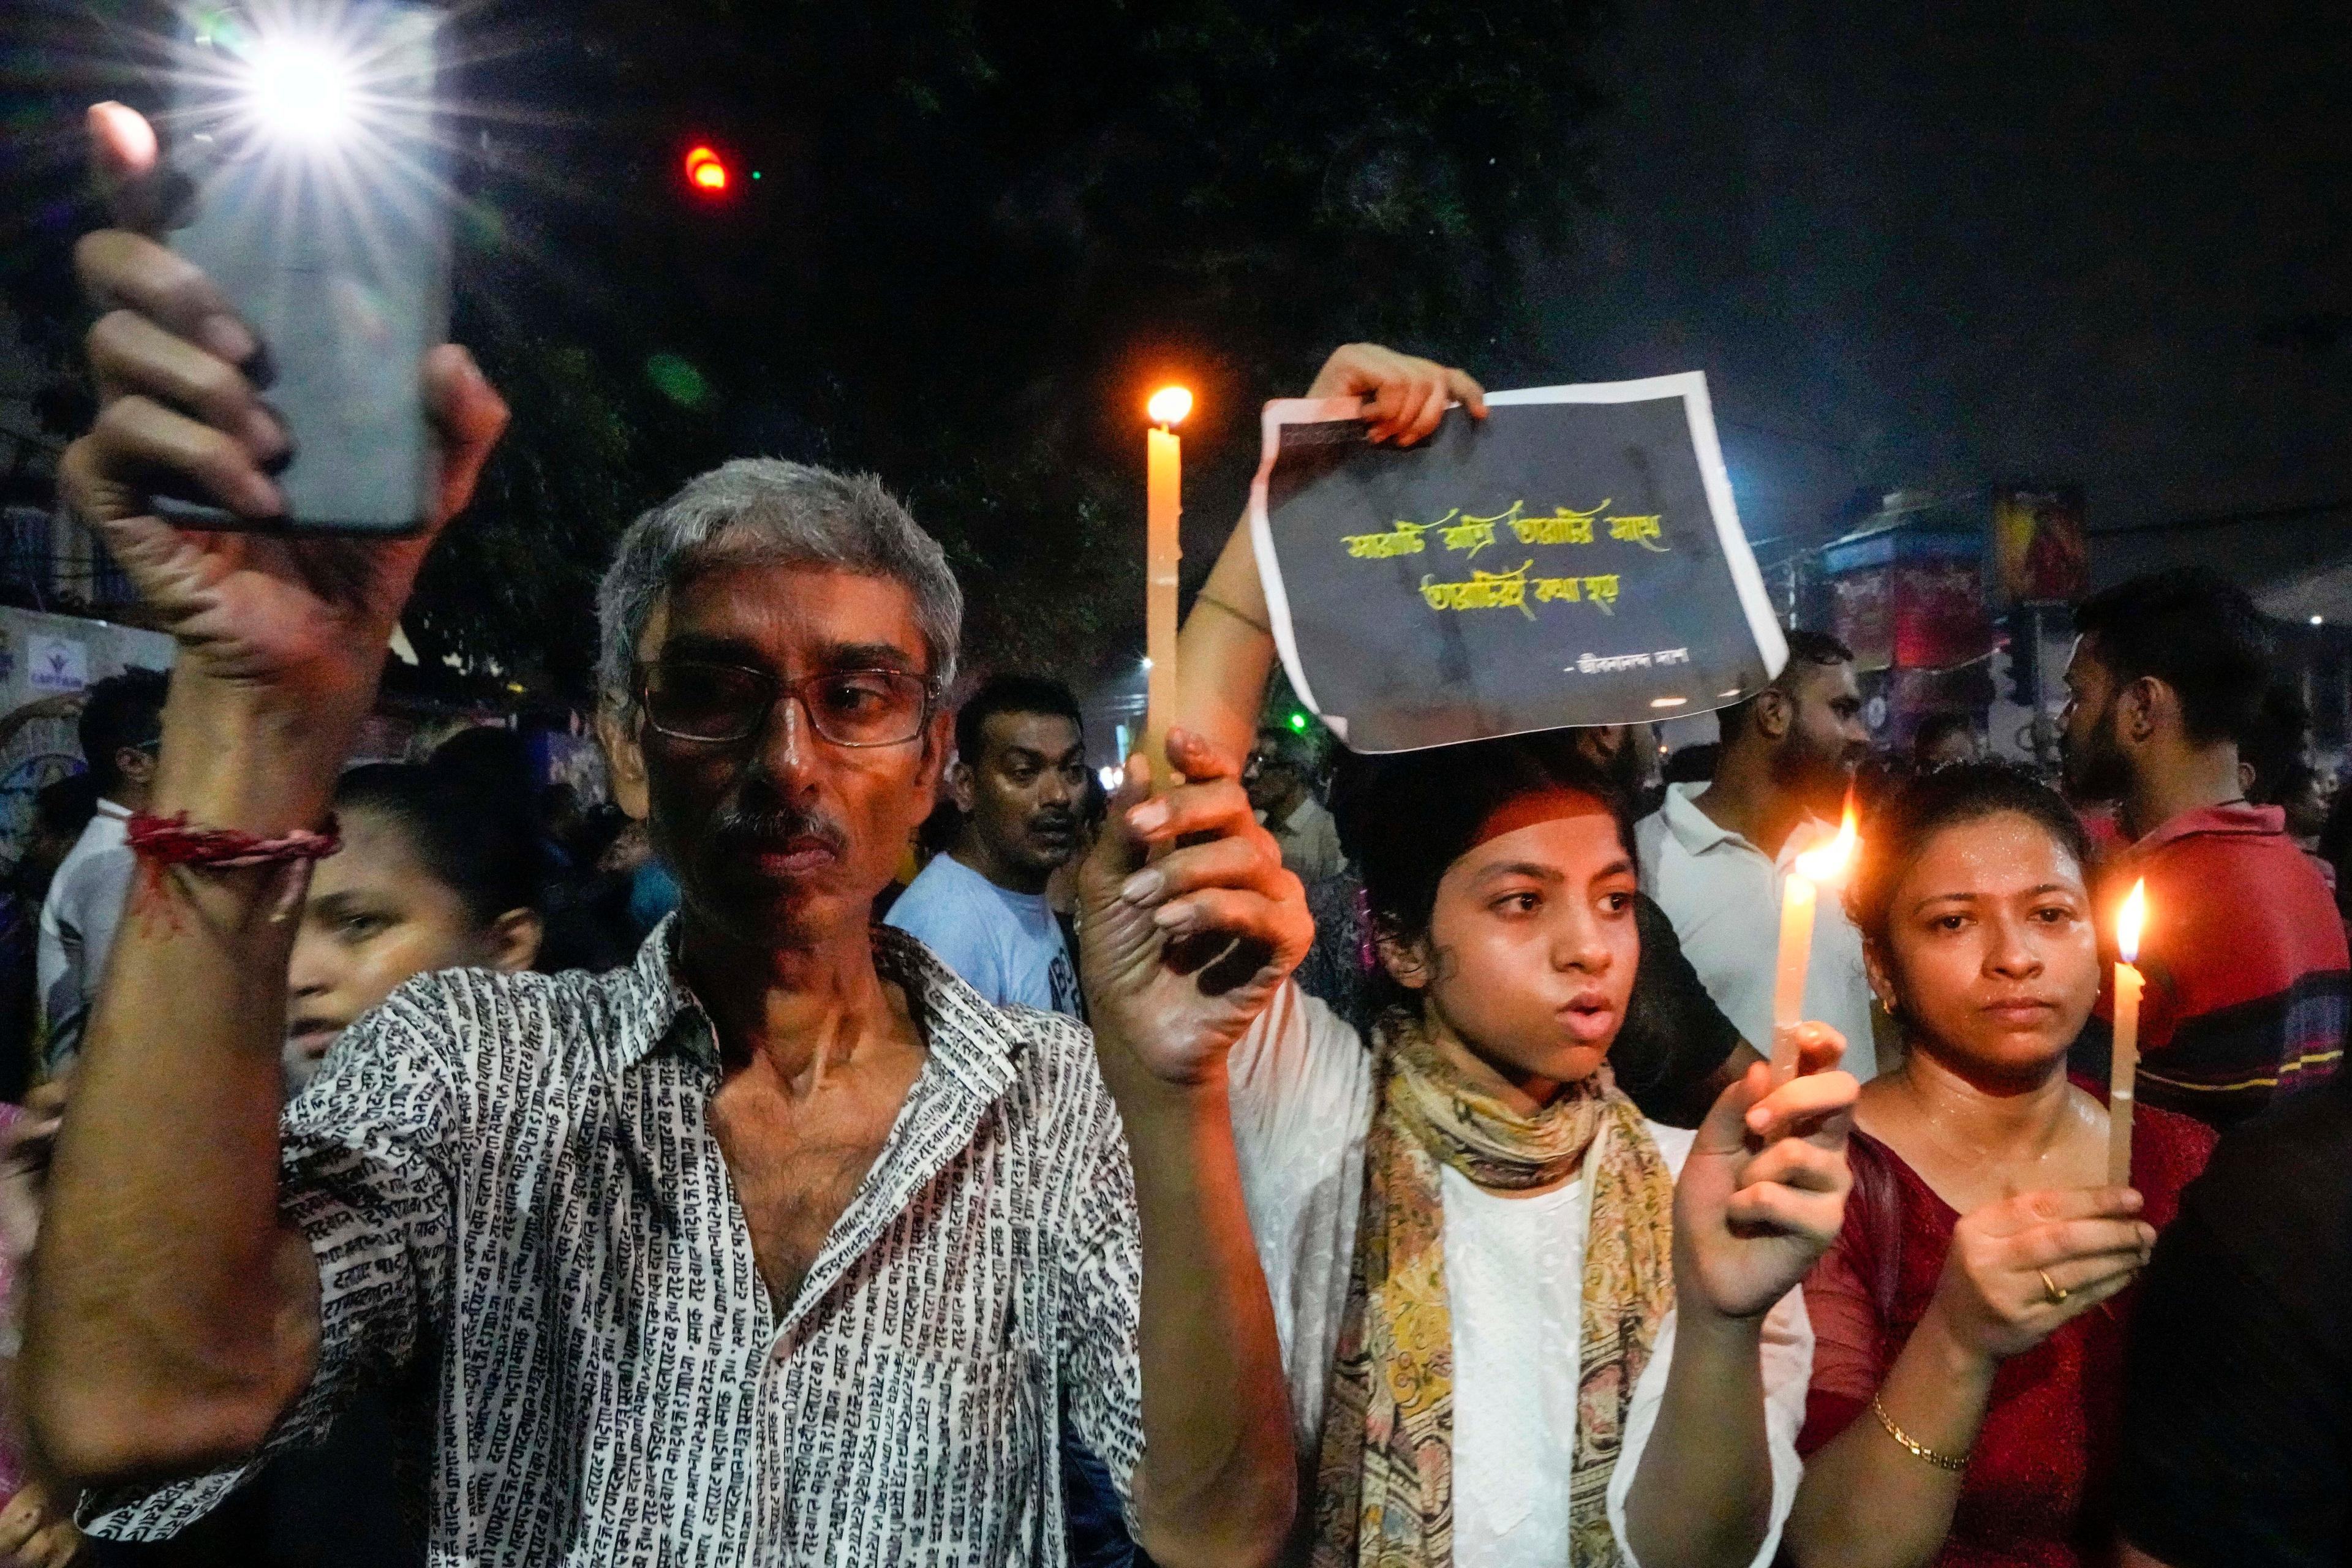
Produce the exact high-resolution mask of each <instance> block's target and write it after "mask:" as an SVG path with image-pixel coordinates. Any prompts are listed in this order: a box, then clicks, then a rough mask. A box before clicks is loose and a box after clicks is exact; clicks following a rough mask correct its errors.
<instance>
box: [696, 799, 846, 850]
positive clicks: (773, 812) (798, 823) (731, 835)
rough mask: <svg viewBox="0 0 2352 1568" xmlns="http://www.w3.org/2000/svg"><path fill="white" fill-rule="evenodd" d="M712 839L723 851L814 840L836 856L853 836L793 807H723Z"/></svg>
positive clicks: (827, 819)
mask: <svg viewBox="0 0 2352 1568" xmlns="http://www.w3.org/2000/svg"><path fill="white" fill-rule="evenodd" d="M711 837H712V839H713V840H714V841H715V842H717V843H718V844H719V845H720V846H721V847H739V846H740V847H746V848H750V847H759V846H762V845H774V844H788V843H790V842H792V841H793V840H794V839H796V838H802V839H805V838H814V839H815V840H816V841H817V842H818V843H820V844H823V845H824V847H826V848H828V849H830V850H832V851H833V852H834V853H835V854H836V855H839V854H841V853H842V852H844V851H845V850H846V849H847V848H848V847H849V835H848V833H847V832H846V831H845V829H844V828H843V827H842V826H841V825H840V824H839V823H837V822H835V821H834V820H833V819H832V818H831V817H827V816H819V815H817V814H816V813H814V812H811V811H796V810H794V809H793V808H792V807H791V806H782V807H778V808H771V809H765V810H754V809H751V808H748V807H744V806H721V807H719V813H718V815H717V816H715V817H714V818H713V819H712V822H711Z"/></svg>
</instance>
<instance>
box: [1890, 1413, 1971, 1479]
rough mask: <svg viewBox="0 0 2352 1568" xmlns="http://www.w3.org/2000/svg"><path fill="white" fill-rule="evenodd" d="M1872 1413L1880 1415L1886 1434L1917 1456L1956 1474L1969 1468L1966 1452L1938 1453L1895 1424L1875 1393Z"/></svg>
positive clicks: (1893, 1418) (1892, 1417)
mask: <svg viewBox="0 0 2352 1568" xmlns="http://www.w3.org/2000/svg"><path fill="white" fill-rule="evenodd" d="M1870 1413H1871V1414H1872V1415H1875V1416H1877V1417H1878V1424H1879V1425H1880V1426H1884V1427H1885V1428H1886V1435H1887V1436H1890V1437H1892V1438H1894V1439H1895V1441H1896V1442H1897V1443H1900V1444H1902V1445H1903V1447H1906V1448H1907V1449H1909V1450H1910V1451H1911V1453H1912V1455H1913V1456H1914V1457H1915V1458H1922V1459H1925V1460H1927V1462H1928V1463H1929V1464H1931V1465H1933V1466H1935V1467H1936V1468H1937V1469H1939V1470H1949V1471H1951V1472H1952V1474H1954V1475H1958V1474H1959V1473H1960V1472H1961V1471H1962V1470H1965V1469H1967V1468H1969V1457H1968V1456H1967V1455H1966V1454H1963V1455H1961V1456H1960V1457H1959V1458H1957V1459H1955V1458H1952V1457H1951V1456H1950V1455H1949V1454H1938V1453H1937V1452H1936V1450H1935V1449H1933V1448H1930V1447H1927V1444H1925V1443H1922V1442H1921V1441H1919V1439H1918V1438H1916V1437H1914V1436H1911V1434H1910V1433H1908V1432H1906V1431H1905V1430H1903V1428H1902V1427H1900V1426H1896V1425H1895V1417H1894V1416H1892V1415H1888V1414H1886V1406H1885V1405H1883V1404H1881V1403H1879V1397H1878V1395H1877V1394H1872V1395H1871V1396H1870Z"/></svg>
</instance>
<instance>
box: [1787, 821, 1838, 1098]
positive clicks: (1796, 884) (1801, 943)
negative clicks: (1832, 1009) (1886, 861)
mask: <svg viewBox="0 0 2352 1568" xmlns="http://www.w3.org/2000/svg"><path fill="white" fill-rule="evenodd" d="M1854 846H1855V837H1854V813H1853V797H1852V796H1848V797H1847V799H1846V803H1845V818H1844V820H1843V822H1841V823H1840V824H1839V825H1838V832H1837V837H1835V838H1832V839H1831V840H1830V841H1829V842H1828V843H1827V844H1823V845H1821V846H1819V847H1816V848H1812V849H1808V850H1806V851H1805V852H1804V853H1803V854H1802V855H1800V856H1798V857H1797V860H1796V864H1795V865H1794V866H1792V867H1790V869H1789V877H1788V880H1787V882H1786V883H1785V884H1784V885H1783V886H1782V888H1781V890H1780V964H1779V967H1778V968H1776V969H1775V970H1774V971H1773V973H1772V1082H1773V1084H1774V1085H1775V1086H1776V1087H1777V1086H1778V1085H1780V1084H1784V1083H1787V1082H1788V1081H1789V1080H1790V1079H1792V1078H1795V1077H1796V1076H1797V1036H1796V1026H1797V1025H1799V1024H1801V1023H1802V1022H1803V1021H1804V1017H1805V971H1806V970H1807V969H1808V968H1810V967H1811V963H1812V960H1813V910H1814V908H1815V906H1816V905H1818V904H1819V903H1820V902H1821V889H1822V884H1824V883H1835V882H1837V881H1839V880H1840V879H1843V877H1844V875H1845V872H1846V868H1848V867H1849V866H1851V865H1852V864H1853V851H1854ZM1849 1043H1851V1042H1849Z"/></svg>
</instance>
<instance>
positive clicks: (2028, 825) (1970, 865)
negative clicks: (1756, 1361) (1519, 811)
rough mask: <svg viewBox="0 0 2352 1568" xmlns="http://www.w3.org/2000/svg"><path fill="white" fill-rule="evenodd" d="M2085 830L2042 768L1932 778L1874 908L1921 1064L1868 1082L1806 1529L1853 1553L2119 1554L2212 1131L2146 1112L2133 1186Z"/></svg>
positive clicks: (2033, 1561)
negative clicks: (2135, 1429)
mask: <svg viewBox="0 0 2352 1568" xmlns="http://www.w3.org/2000/svg"><path fill="white" fill-rule="evenodd" d="M2087 854H2088V846H2087V845H2086V843H2085V841H2084V834H2083V828H2082V826H2081V824H2080V823H2079V822H2078V821H2077V820H2076V818H2075V816H2074V813H2073V811H2072V810H2070V809H2069V808H2068V807H2067V805H2066V804H2065V803H2064V802H2063V801H2062V800H2060V799H2059V798H2058V796H2057V795H2054V794H2053V793H2052V792H2051V791H2050V790H2049V789H2048V788H2047V787H2045V786H2044V785H2042V784H2039V783H2037V782H2035V781H2034V780H2033V779H2032V778H2031V777H2029V776H2027V775H2025V774H2023V773H2019V772H2017V771H2015V770H2012V769H2011V768H2008V767H2005V766H2003V765H2000V764H1998V763H1962V764H1959V765H1956V766H1951V767H1946V768H1943V769H1940V770H1938V771H1937V772H1936V773H1928V774H1925V775H1923V776H1921V777H1919V778H1917V779H1915V780H1913V781H1912V782H1910V783H1909V784H1906V785H1904V786H1903V787H1902V788H1901V789H1899V790H1898V791H1896V792H1895V795H1893V796H1892V797H1891V798H1890V799H1889V800H1888V801H1887V802H1886V804H1885V806H1884V807H1883V808H1882V809H1881V810H1880V811H1879V812H1878V813H1876V814H1875V815H1874V816H1873V817H1872V819H1871V829H1870V846H1869V852H1868V855H1867V858H1866V859H1865V861H1864V868H1863V873H1862V875H1861V876H1860V877H1859V878H1858V879H1856V881H1855V883H1854V886H1853V889H1852V891H1851V893H1850V895H1849V899H1848V902H1849V904H1850V906H1851V909H1852V912H1853V920H1854V924H1855V925H1856V926H1857V927H1858V928H1859V929H1860V930H1861V931H1862V932H1863V939H1864V958H1865V960H1866V961H1867V963H1868V964H1869V966H1870V974H1871V984H1872V985H1873V986H1874V988H1875V989H1876V990H1877V992H1878V995H1879V999H1880V1000H1881V1001H1882V1002H1883V1003H1884V1004H1885V1006H1886V1010H1887V1012H1888V1014H1889V1015H1891V1016H1893V1017H1894V1018H1895V1021H1896V1022H1897V1023H1898V1024H1899V1025H1900V1026H1902V1029H1903V1033H1904V1037H1905V1038H1906V1042H1907V1044H1908V1047H1909V1048H1908V1050H1907V1051H1906V1054H1905V1056H1904V1059H1903V1066H1902V1067H1901V1068H1898V1069H1897V1070H1895V1071H1894V1072H1891V1073H1888V1074H1885V1075H1884V1076H1882V1077H1880V1078H1879V1079H1876V1080H1874V1082H1872V1083H1871V1084H1870V1085H1869V1086H1868V1087H1867V1088H1865V1089H1864V1090H1863V1094H1862V1100H1861V1106H1860V1109H1859V1110H1857V1112H1856V1120H1857V1121H1858V1122H1859V1131H1856V1132H1855V1133H1854V1136H1853V1150H1852V1158H1853V1169H1854V1193H1853V1199H1852V1201H1850V1202H1849V1203H1848V1204H1847V1205H1846V1218H1845V1226H1844V1229H1843V1232H1842V1233H1841V1234H1840V1236H1839V1237H1838V1240H1837V1245H1836V1247H1834V1248H1832V1251H1831V1252H1830V1254H1829V1256H1828V1257H1826V1258H1822V1262H1821V1265H1820V1266H1819V1267H1818V1268H1816V1269H1815V1270H1814V1271H1813V1275H1812V1277H1811V1279H1808V1280H1807V1281H1806V1283H1805V1297H1806V1303H1807V1306H1808V1307H1809V1309H1810V1310H1811V1314H1812V1319H1813V1326H1814V1330H1815V1331H1816V1332H1817V1333H1818V1334H1819V1335H1820V1336H1821V1342H1820V1348H1819V1350H1818V1352H1817V1353H1816V1355H1815V1357H1814V1364H1813V1387H1812V1397H1811V1411H1810V1414H1809V1415H1808V1418H1807V1421H1806V1425H1805V1432H1804V1437H1803V1447H1805V1449H1806V1451H1807V1453H1808V1454H1809V1455H1810V1456H1811V1458H1810V1459H1809V1461H1808V1468H1807V1471H1806V1475H1805V1480H1804V1487H1803V1490H1802V1491H1801V1494H1800V1496H1799V1499H1798V1503H1797V1511H1796V1515H1795V1517H1794V1519H1793V1520H1792V1521H1790V1545H1791V1546H1792V1547H1793V1548H1794V1550H1795V1553H1796V1555H1797V1557H1798V1559H1799V1560H1800V1561H1801V1562H1802V1563H1836V1564H1839V1565H1840V1568H1880V1565H1885V1568H1898V1565H1901V1568H1909V1565H1914V1564H1921V1563H1938V1564H1944V1565H1947V1568H1961V1565H1967V1568H1976V1565H1979V1564H1983V1565H1987V1568H1990V1564H1995V1563H1999V1564H2002V1565H2004V1568H2012V1565H2022V1568H2071V1565H2073V1564H2076V1563H2094V1562H2105V1561H2107V1560H2108V1558H2109V1557H2110V1556H2111V1555H2112V1552H2113V1551H2114V1544H2115V1542H2114V1526H2113V1522H2112V1521H2111V1519H2110V1518H2109V1517H2108V1514H2107V1510H2106V1486H2105V1480H2106V1472H2107V1469H2108V1468H2109V1463H2110V1459H2111V1456H2112V1455H2113V1453H2114V1450H2115V1447H2116V1435H2117V1423H2118V1420H2119V1417H2120V1409H2119V1394H2120V1384H2119V1382H2118V1378H2119V1374H2120V1373H2121V1370H2122V1358H2123V1348H2124V1335H2125V1308H2126V1306H2127V1304H2128V1300H2129V1299H2128V1298H2124V1299H2121V1300H2119V1299H2117V1298H2118V1293H2119V1292H2121V1291H2122V1290H2123V1289H2125V1288H2126V1286H2127V1285H2129V1284H2130V1283H2131V1281H2132V1279H2133V1278H2134V1277H2135V1276H2136V1275H2137V1272H2138V1269H2139V1267H2140V1265H2141V1264H2143V1263H2145V1262H2146V1261H2147V1249H2148V1247H2149V1246H2150V1244H2151V1243H2152V1242H2153V1241H2154V1239H2155V1236H2156V1231H2157V1229H2158V1227H2160V1226H2164V1225H2165V1224H2167V1223H2168V1221H2169V1220H2170V1219H2171V1217H2172V1214H2173V1210H2174V1207H2175V1205H2176V1201H2177V1200H2178V1198H2179V1193H2180V1189H2181V1188H2182V1187H2183V1186H2184V1185H2186V1184H2188V1182H2189V1179H2190V1178H2191V1177H2193V1176H2195V1175H2196V1174H2197V1173H2198V1172H2199V1171H2200V1170H2201V1169H2203V1168H2204V1163H2205V1156H2206V1154H2207V1152H2209V1151H2210V1149H2211V1147H2212V1143H2213V1134H2212V1133H2211V1132H2210V1131H2207V1130H2206V1129H2205V1128H2204V1127H2203V1126H2202V1125H2200V1123H2198V1122H2195V1121H2190V1120H2189V1119H2188V1118H2187V1117H2183V1116H2177V1115H2173V1114H2171V1113H2169V1112H2167V1111H2162V1110H2153V1109H2151V1108H2149V1107H2147V1106H2140V1107H2138V1108H2137V1111H2136V1113H2135V1114H2134V1116H2133V1121H2132V1125H2133V1136H2132V1184H2131V1186H2129V1187H2115V1186H2109V1185H2108V1184H2107V1109H2106V1106H2105V1104H2104V1103H2103V1102H2102V1100H2101V1099H2100V1097H2099V1096H2098V1095H2097V1094H2095V1093H2094V1092H2092V1091H2091V1090H2090V1089H2086V1088H2084V1087H2083V1086H2081V1085H2078V1084H2074V1083H2070V1082H2068V1080H2067V1077H2066V1053H2067V1050H2068V1048H2069V1047H2071V1046H2073V1045H2074V1037H2076V1036H2077V1035H2079V1034H2080V1033H2082V1030H2083V1023H2084V1019H2085V1018H2087V1017H2088V1016H2090V1012H2091V1005H2092V1003H2093V1001H2094V1000H2095V998H2096V997H2097V995H2098V993H2099V977H2100V975H2099V972H2100V967H2101V964H2100V957H2099V949H2098V940H2097V937H2096V934H2095V930H2094V924H2093V920H2092V910H2091V901H2090V895H2089V894H2088V892H2087V891H2086V890H2085V889H2084V878H2083V868H2084V860H2085V858H2086V857H2087Z"/></svg>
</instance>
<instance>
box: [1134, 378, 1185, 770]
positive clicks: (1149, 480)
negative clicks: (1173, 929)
mask: <svg viewBox="0 0 2352 1568" xmlns="http://www.w3.org/2000/svg"><path fill="white" fill-rule="evenodd" d="M1191 412H1192V394H1191V393H1189V392H1187V391H1185V390H1184V389H1183V388H1182V387H1181V386H1163V387H1161V388H1160V390H1159V391H1158V392H1155V393H1153V394H1152V395H1151V402H1150V414H1151V417H1152V419H1153V420H1154V421H1155V426H1154V428H1152V429H1150V430H1147V431H1145V432H1144V434H1143V442H1144V457H1145V498H1146V501H1147V507H1146V513H1145V515H1146V526H1147V532H1146V535H1145V542H1146V545H1147V549H1146V552H1145V579H1144V595H1143V647H1144V653H1145V655H1146V660H1145V670H1144V673H1145V680H1144V718H1143V732H1144V742H1143V754H1144V755H1145V756H1146V757H1148V758H1150V762H1151V787H1152V790H1153V792H1154V793H1155V794H1156V793H1158V792H1160V791H1161V790H1164V789H1166V788H1167V787H1168V786H1169V785H1170V784H1173V783H1174V782H1175V779H1174V770H1173V769H1172V768H1171V766H1170V765H1169V762H1168V727H1169V725H1170V724H1171V723H1172V722H1173V721H1174V715H1175V712H1176V578H1177V567H1178V564H1179V563H1181V561H1182V560H1183V546H1182V544H1181V538H1180V535H1179V533H1178V530H1177V523H1178V521H1179V520H1180V519H1181V516H1182V515H1183V500H1182V489H1183V451H1182V447H1181V443H1180V442H1179V441H1178V440H1177V438H1176V432H1175V431H1174V430H1173V429H1171V428H1170V426H1174V425H1177V424H1180V423H1181V422H1182V420H1183V418H1184V416H1186V415H1187V414H1190V413H1191Z"/></svg>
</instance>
